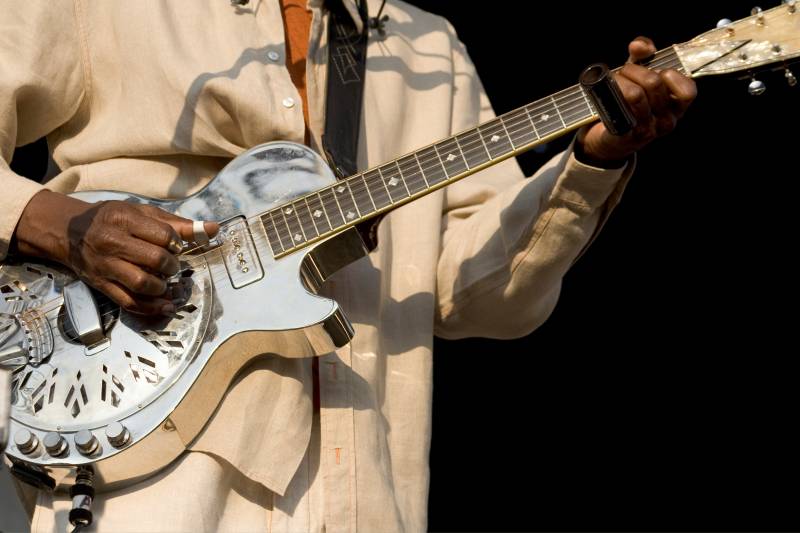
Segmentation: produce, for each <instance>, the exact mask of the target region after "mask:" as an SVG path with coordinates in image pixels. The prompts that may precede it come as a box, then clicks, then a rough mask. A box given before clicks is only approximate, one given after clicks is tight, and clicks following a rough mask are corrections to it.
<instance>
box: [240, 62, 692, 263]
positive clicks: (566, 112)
mask: <svg viewBox="0 0 800 533" xmlns="http://www.w3.org/2000/svg"><path fill="white" fill-rule="evenodd" d="M670 63H679V62H678V60H677V58H676V57H672V58H669V59H668V60H666V61H664V62H663V63H662V64H659V65H654V68H660V67H662V66H666V65H669V64H670ZM676 66H677V65H676ZM564 91H571V94H569V95H567V96H565V97H564V98H562V100H566V99H567V98H571V97H574V96H575V94H576V93H577V94H580V96H578V97H574V98H571V100H570V101H569V102H567V103H566V104H561V105H562V106H564V105H567V104H570V103H576V104H579V105H575V106H571V107H566V108H564V109H561V108H556V107H555V106H554V105H553V104H552V103H548V102H542V101H540V102H534V103H533V104H529V105H528V106H525V107H522V108H519V109H516V110H513V111H511V112H509V113H507V114H505V115H501V116H500V117H497V118H496V119H493V120H492V121H489V122H487V123H485V124H483V125H481V126H478V127H477V128H474V129H472V130H469V131H467V132H464V133H462V134H458V135H456V136H454V137H451V138H449V139H447V140H444V141H440V142H439V143H437V144H443V143H446V142H448V141H449V142H451V143H453V142H454V141H455V142H457V140H456V139H457V138H458V137H464V139H465V140H467V139H469V142H465V143H464V144H463V145H462V144H461V143H459V146H460V147H461V152H462V153H463V155H464V158H465V159H467V160H469V159H473V158H474V156H475V155H477V153H479V154H480V155H479V157H480V158H481V159H483V157H484V154H487V152H486V149H485V148H484V147H483V145H484V144H485V141H484V140H483V138H484V135H485V133H482V132H481V131H479V129H480V128H483V129H484V130H487V129H489V130H491V129H496V130H497V133H500V131H502V130H501V128H502V126H503V125H504V126H506V130H507V131H508V133H509V135H508V140H509V144H510V145H511V146H513V141H514V139H513V137H514V135H515V134H518V133H519V132H520V131H523V130H530V131H529V132H528V134H530V133H533V134H536V135H538V132H537V129H536V128H535V122H534V124H532V125H530V124H528V122H530V121H531V119H532V117H527V116H526V115H527V114H528V113H531V112H533V113H535V114H538V113H539V112H540V111H553V110H555V111H556V112H557V113H559V114H560V118H561V119H563V122H564V128H560V127H558V128H556V129H554V130H552V131H547V132H546V133H545V135H550V134H552V133H555V132H557V131H558V130H560V129H568V128H569V126H571V125H573V124H575V123H576V122H578V121H580V120H583V119H584V118H588V117H580V119H578V120H577V121H573V120H572V115H573V114H575V113H576V111H575V110H576V109H578V110H579V111H582V112H584V113H585V112H586V111H587V110H588V111H592V109H591V108H590V107H589V106H588V104H587V101H586V100H585V98H584V95H583V94H582V93H583V89H581V88H580V87H579V86H575V87H571V88H569V89H565V90H564ZM564 91H562V92H564ZM537 104H538V105H537ZM531 105H534V106H536V107H534V108H533V109H532V110H531V109H527V108H528V107H530V106H531ZM592 114H594V111H592ZM590 116H591V115H590ZM504 117H506V118H504ZM500 120H503V122H502V123H501V122H500ZM520 123H522V127H520V128H514V126H515V125H519V124H520ZM501 124H502V125H501ZM553 124H556V125H557V122H556V121H554V122H553ZM543 125H544V126H547V124H545V123H544V122H541V123H540V124H539V129H541V128H542V126H543ZM509 126H511V128H509ZM542 131H546V130H543V129H542ZM539 138H541V136H539ZM519 140H520V139H517V142H519ZM536 140H539V139H538V138H537V139H536ZM531 142H535V141H531ZM527 144H530V142H529V143H523V145H522V146H523V147H524V146H525V145H527ZM513 149H516V147H513ZM421 150H425V148H423V149H421ZM417 153H418V152H414V153H412V154H409V155H407V156H403V157H401V158H399V159H397V160H395V161H393V162H390V163H386V164H384V165H382V166H380V167H376V168H374V169H370V170H367V171H365V172H364V173H361V174H357V175H355V176H353V177H351V178H348V179H347V180H346V181H348V182H349V183H348V185H350V187H349V188H350V191H351V196H352V197H353V200H354V201H353V204H354V205H355V207H356V208H357V210H358V211H359V212H361V211H362V210H364V207H365V206H366V207H367V210H364V211H367V214H370V212H374V211H373V210H372V209H371V208H370V207H369V206H370V204H373V205H376V204H374V198H373V195H372V194H371V193H370V192H369V191H370V188H369V185H368V184H367V180H368V179H369V180H370V182H371V183H372V185H373V188H374V189H377V190H378V191H379V193H378V196H379V197H382V196H383V192H382V189H381V185H384V186H385V180H381V181H378V180H376V179H375V178H377V177H378V176H379V174H376V172H379V173H380V174H384V172H383V171H384V170H386V171H387V173H388V174H389V175H390V176H391V175H393V174H396V173H397V169H396V168H387V167H398V168H399V172H400V177H401V178H403V179H404V181H405V182H406V185H408V183H409V180H419V179H420V178H422V180H423V181H426V183H427V180H426V179H425V178H426V177H425V172H426V171H428V172H430V171H431V170H432V169H435V168H437V167H440V166H443V164H442V163H441V162H440V161H439V155H440V154H436V153H435V152H434V153H432V155H431V156H430V157H427V158H425V157H419V156H417V157H414V156H415V155H417ZM487 155H489V156H490V157H491V154H487ZM406 158H407V160H406V161H401V160H403V159H406ZM491 159H493V158H491ZM491 159H489V161H491ZM417 161H419V164H417ZM484 162H487V161H486V160H484V161H482V163H484ZM431 163H432V165H429V164H431ZM404 164H405V165H407V166H406V167H404V166H403V165H404ZM416 166H418V167H419V170H411V171H410V172H408V174H405V173H404V172H403V170H405V171H409V170H410V169H413V167H416ZM420 170H421V171H422V173H420ZM443 170H445V175H446V169H443ZM437 172H438V169H437ZM368 174H369V176H367V175H368ZM384 178H385V176H384ZM447 179H450V177H449V176H448V178H447ZM447 179H446V180H443V181H447ZM362 181H363V182H364V183H362ZM382 182H383V183H382ZM438 183H441V181H440V182H437V184H438ZM424 188H427V187H424ZM424 188H423V189H420V190H419V191H416V192H415V193H412V195H413V194H416V193H417V192H420V191H421V190H424ZM325 189H326V188H323V189H320V190H319V191H316V192H314V193H311V196H313V195H315V194H318V193H321V192H322V191H323V190H325ZM374 189H373V190H374ZM387 189H388V187H387ZM400 191H402V189H401V190H400ZM331 193H332V192H331ZM332 194H333V193H332ZM386 196H387V199H389V200H390V203H388V204H383V205H382V207H381V208H383V207H386V206H387V205H391V204H393V203H395V201H394V199H393V198H392V195H391V194H390V193H387V194H386ZM398 196H401V197H400V198H398V201H402V200H403V199H405V198H408V197H409V196H406V195H404V194H401V195H398ZM379 199H380V198H379ZM302 200H303V198H298V199H295V200H292V202H289V203H287V204H284V205H282V206H280V207H276V208H273V209H272V210H270V211H268V212H265V213H264V214H262V215H258V216H257V217H253V218H254V219H255V218H260V217H266V216H268V215H270V216H272V215H274V214H275V213H277V211H279V210H280V209H284V208H286V207H288V206H290V205H291V204H294V203H295V202H298V201H299V202H301V204H302ZM313 201H314V203H315V204H316V203H317V200H313ZM348 203H349V200H348ZM319 204H320V205H322V207H324V208H325V209H326V210H327V209H328V207H327V206H325V202H324V201H323V200H322V199H321V197H320V199H319ZM292 209H293V211H295V206H294V205H292ZM309 211H310V210H309ZM340 214H342V215H343V214H344V213H340ZM272 218H273V223H272V226H273V227H274V228H275V232H276V236H277V237H278V240H279V244H280V245H281V248H282V249H283V251H286V250H292V249H299V248H300V247H302V246H300V245H302V244H303V243H302V242H301V243H300V245H297V244H295V245H290V246H289V247H286V246H284V241H285V242H290V243H292V242H295V240H294V239H293V238H292V237H291V235H290V233H289V228H286V227H285V226H286V224H280V223H275V222H274V218H278V219H280V218H282V217H280V216H279V217H274V216H272ZM295 218H296V219H297V226H298V228H302V232H303V233H306V230H309V232H311V230H313V233H312V234H311V238H312V239H313V238H316V237H318V236H322V235H325V234H327V233H331V232H333V231H335V229H338V227H340V226H338V227H337V228H331V229H330V230H327V229H325V228H324V227H323V229H322V232H320V231H319V229H318V227H317V225H316V224H315V223H314V221H313V220H310V219H308V218H307V217H305V216H304V217H303V218H300V216H299V215H298V216H296V217H295ZM360 218H364V216H363V215H362V217H360ZM342 219H343V220H344V217H342ZM326 225H327V226H328V227H330V224H327V223H326ZM314 233H316V235H314ZM306 237H307V236H306ZM303 240H304V241H306V240H308V239H303Z"/></svg>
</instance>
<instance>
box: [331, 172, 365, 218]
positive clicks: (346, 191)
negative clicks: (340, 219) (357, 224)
mask: <svg viewBox="0 0 800 533" xmlns="http://www.w3.org/2000/svg"><path fill="white" fill-rule="evenodd" d="M333 193H334V195H335V196H336V201H337V202H338V203H339V207H340V208H341V210H342V215H343V216H344V222H345V224H347V223H349V222H352V221H354V220H355V219H357V218H359V217H360V216H361V214H360V213H359V211H358V206H356V204H355V201H354V200H353V195H352V194H351V192H350V187H348V186H347V181H346V180H345V181H340V182H339V183H337V184H336V185H334V187H333Z"/></svg>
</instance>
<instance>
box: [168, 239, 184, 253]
mask: <svg viewBox="0 0 800 533" xmlns="http://www.w3.org/2000/svg"><path fill="white" fill-rule="evenodd" d="M167 248H168V249H169V251H170V252H172V253H174V254H179V253H181V250H183V246H181V244H180V243H178V241H176V240H175V239H170V241H169V244H168V245H167Z"/></svg>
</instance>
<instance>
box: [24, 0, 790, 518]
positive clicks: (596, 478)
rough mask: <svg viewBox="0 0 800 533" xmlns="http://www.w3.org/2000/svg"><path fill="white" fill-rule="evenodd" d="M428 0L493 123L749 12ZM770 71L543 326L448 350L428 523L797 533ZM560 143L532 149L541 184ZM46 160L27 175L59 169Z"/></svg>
mask: <svg viewBox="0 0 800 533" xmlns="http://www.w3.org/2000/svg"><path fill="white" fill-rule="evenodd" d="M415 3H416V4H417V5H420V6H422V7H423V8H425V9H428V10H430V11H432V12H434V13H438V14H442V15H444V16H446V17H447V18H448V19H450V21H451V22H453V24H454V25H455V27H456V29H457V30H458V32H459V35H460V37H461V39H462V41H464V43H466V45H467V47H468V50H469V52H470V54H471V56H472V59H473V60H474V62H475V64H476V65H477V68H478V71H479V73H480V74H481V76H482V78H483V82H484V85H485V87H486V89H487V92H488V93H489V96H490V98H491V99H492V102H493V104H494V106H495V109H496V110H497V111H498V112H505V111H508V110H510V109H513V108H515V107H518V106H521V105H524V104H526V103H528V102H529V101H532V100H534V99H537V98H539V97H543V96H546V95H548V94H550V93H552V92H555V91H557V90H560V89H562V88H564V87H566V86H568V85H572V84H573V83H575V82H576V80H577V76H578V74H579V72H580V70H581V69H582V68H583V67H584V66H585V65H587V64H589V63H592V62H595V61H603V62H606V63H609V64H610V65H612V66H613V65H616V64H621V63H622V62H624V60H625V59H626V56H627V52H626V45H627V43H628V42H629V41H630V40H631V39H632V38H633V37H635V36H636V35H639V34H644V35H648V36H650V37H652V38H653V39H655V40H656V43H657V44H658V45H659V46H666V45H668V44H671V43H675V42H681V41H684V40H688V39H690V38H692V37H694V36H695V35H697V34H699V33H701V32H703V31H705V30H707V29H710V28H712V27H713V26H714V24H715V23H716V21H717V20H718V19H720V18H722V17H729V18H732V19H737V18H741V17H744V16H747V15H748V14H749V10H750V8H751V7H752V5H751V4H750V3H747V2H741V1H730V0H729V1H725V2H722V1H720V0H714V1H710V2H702V3H701V2H696V1H695V2H688V1H672V2H646V3H645V2H641V3H628V4H626V3H618V2H615V3H608V2H593V3H578V2H558V3H538V2H464V1H440V2H435V1H418V2H415ZM763 7H768V6H766V5H765V6H763ZM798 16H800V14H798ZM796 71H797V74H798V76H800V66H799V67H797V68H796ZM760 78H761V79H762V80H764V81H765V82H766V83H767V87H768V90H767V92H766V94H765V95H763V96H761V97H758V98H754V97H751V96H749V95H748V94H747V90H746V85H747V83H746V82H745V81H737V80H735V79H708V80H703V81H701V82H700V95H699V97H698V100H697V102H696V103H695V105H694V107H693V108H692V110H691V112H690V114H689V115H687V117H686V118H685V119H684V121H683V122H682V124H681V125H680V126H679V129H678V130H677V131H676V132H675V133H673V134H672V135H671V136H670V137H668V138H666V139H663V140H661V141H660V142H658V143H657V144H654V145H652V146H651V147H649V148H647V149H646V150H643V151H642V152H641V153H640V157H639V164H638V169H637V172H636V176H635V177H634V179H633V180H632V182H631V183H630V185H629V187H628V189H627V191H626V194H625V197H624V199H623V202H622V204H621V205H620V206H619V207H618V208H617V210H616V211H615V213H614V215H613V216H612V218H611V220H610V221H609V223H608V224H607V226H606V228H605V230H604V231H603V233H602V234H601V235H600V237H599V238H598V240H597V241H596V242H595V243H594V245H593V246H592V248H591V249H590V250H589V252H588V253H587V254H586V255H585V256H584V257H583V258H582V259H581V260H580V262H579V263H578V264H577V265H576V266H575V267H574V268H573V269H572V270H571V272H570V273H569V274H568V275H567V277H566V279H565V282H564V288H563V291H562V296H561V300H560V303H559V305H558V307H557V308H556V310H555V312H554V313H553V315H552V317H551V318H550V319H549V321H548V322H547V323H546V324H545V325H544V326H542V327H541V328H539V330H537V331H536V332H534V333H533V334H532V335H530V336H528V337H527V338H524V339H520V340H518V341H505V342H500V341H490V340H479V339H470V340H464V341H458V342H445V341H437V344H436V358H435V361H436V363H435V384H434V429H433V445H432V452H431V496H430V529H431V530H434V531H494V530H593V531H596V530H770V529H772V530H775V529H798V521H797V507H798V496H800V495H798V488H797V487H798V475H797V474H798V473H797V461H796V457H797V455H796V453H797V448H798V447H797V440H796V438H790V435H791V434H793V432H792V430H795V429H796V427H797V416H796V409H795V407H796V400H797V393H796V385H795V383H796V379H795V376H796V373H794V372H793V371H792V370H793V369H792V368H791V366H790V360H791V359H794V358H795V357H796V354H797V348H796V346H795V335H796V329H795V327H794V319H795V318H796V316H797V312H796V309H795V306H794V302H795V296H796V292H797V291H796V283H795V279H794V276H793V274H794V272H795V271H796V264H795V262H794V259H793V258H792V257H793V252H794V248H795V243H796V238H795V216H796V215H795V211H796V197H797V192H798V187H797V185H796V181H797V179H798V177H800V173H798V171H797V168H798V167H797V162H798V157H797V151H798V150H800V139H799V137H798V131H797V128H798V124H800V87H796V88H794V89H789V88H788V87H787V84H786V83H785V81H784V79H783V75H782V73H772V74H764V75H762V76H761V77H760ZM565 142H567V140H564V141H562V142H556V143H553V144H552V145H550V146H549V150H548V152H547V153H545V154H534V153H530V154H526V155H525V156H522V157H521V159H520V160H521V163H522V165H523V168H524V169H525V171H526V173H528V174H531V173H533V172H534V171H535V169H536V168H537V167H538V166H539V165H540V164H541V163H543V162H544V161H545V160H546V158H548V157H550V156H552V155H553V154H554V153H556V152H557V151H558V150H560V149H561V148H562V147H563V145H564V143H565ZM42 150H43V148H42V146H41V145H36V146H32V147H27V148H23V149H18V151H17V153H16V154H15V162H14V167H15V168H16V169H17V170H18V171H21V172H23V173H25V174H27V175H36V174H39V173H41V172H43V170H44V165H45V164H46V160H45V157H43V152H42ZM488 312H491V310H487V313H488Z"/></svg>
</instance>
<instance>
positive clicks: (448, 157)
mask: <svg viewBox="0 0 800 533" xmlns="http://www.w3.org/2000/svg"><path fill="white" fill-rule="evenodd" d="M455 160H456V156H454V155H453V154H449V155H448V156H447V162H448V163H452V162H453V161H455Z"/></svg>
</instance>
